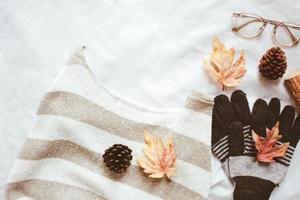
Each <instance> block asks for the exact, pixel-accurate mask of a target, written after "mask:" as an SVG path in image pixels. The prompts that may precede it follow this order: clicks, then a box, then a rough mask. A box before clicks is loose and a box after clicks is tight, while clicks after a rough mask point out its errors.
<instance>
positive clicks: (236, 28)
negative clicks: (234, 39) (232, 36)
mask: <svg viewBox="0 0 300 200" xmlns="http://www.w3.org/2000/svg"><path fill="white" fill-rule="evenodd" d="M253 22H261V20H260V19H254V20H251V21H249V22H246V23H244V24H241V25H239V26H236V27H233V28H232V31H239V30H241V29H242V28H244V27H245V26H247V25H248V24H251V23H253Z"/></svg>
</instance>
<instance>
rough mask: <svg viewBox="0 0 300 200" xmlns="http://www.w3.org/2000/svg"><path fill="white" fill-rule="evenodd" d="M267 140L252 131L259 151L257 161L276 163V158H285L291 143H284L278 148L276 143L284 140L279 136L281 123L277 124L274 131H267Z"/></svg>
mask: <svg viewBox="0 0 300 200" xmlns="http://www.w3.org/2000/svg"><path fill="white" fill-rule="evenodd" d="M266 132H267V134H266V138H264V137H261V136H259V135H257V134H256V133H255V132H254V131H252V138H253V140H254V142H255V147H256V149H257V151H258V153H257V155H256V159H257V160H258V161H261V162H267V163H270V162H274V160H273V158H275V157H284V155H285V152H286V151H287V149H288V147H289V145H290V143H289V142H287V143H283V144H281V145H279V146H276V142H277V141H278V140H279V139H281V138H282V136H281V135H279V122H277V123H276V124H275V126H274V127H273V128H272V130H269V129H268V128H267V129H266Z"/></svg>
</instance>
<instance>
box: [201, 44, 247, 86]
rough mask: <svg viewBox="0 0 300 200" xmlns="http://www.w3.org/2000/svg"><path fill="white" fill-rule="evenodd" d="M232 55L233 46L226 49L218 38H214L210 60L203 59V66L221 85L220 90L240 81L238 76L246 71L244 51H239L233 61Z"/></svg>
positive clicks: (233, 52)
mask: <svg viewBox="0 0 300 200" xmlns="http://www.w3.org/2000/svg"><path fill="white" fill-rule="evenodd" d="M234 57H235V50H234V48H230V49H229V50H227V49H226V47H225V45H224V44H223V43H222V42H220V40H219V39H218V38H214V40H213V52H212V53H211V56H210V61H207V60H204V66H205V68H206V69H207V70H208V71H209V73H210V74H211V75H212V77H214V78H215V79H216V80H217V81H218V82H219V83H220V84H221V85H222V90H225V88H226V87H234V86H237V85H239V84H240V83H241V81H240V78H241V77H243V76H244V75H245V73H246V71H247V70H246V67H245V65H246V64H245V63H246V58H245V54H244V52H243V51H242V52H241V55H240V57H239V58H238V59H237V60H236V61H235V62H234Z"/></svg>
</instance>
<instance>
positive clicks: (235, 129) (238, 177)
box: [229, 99, 300, 200]
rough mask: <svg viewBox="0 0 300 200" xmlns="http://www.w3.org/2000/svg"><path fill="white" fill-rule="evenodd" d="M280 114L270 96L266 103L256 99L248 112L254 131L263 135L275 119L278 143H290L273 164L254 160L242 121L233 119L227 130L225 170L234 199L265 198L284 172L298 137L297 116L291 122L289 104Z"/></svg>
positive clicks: (281, 178)
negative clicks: (277, 129)
mask: <svg viewBox="0 0 300 200" xmlns="http://www.w3.org/2000/svg"><path fill="white" fill-rule="evenodd" d="M279 113H280V102H279V100H278V99H272V100H271V101H270V104H269V105H267V103H266V102H265V101H263V100H261V99H259V100H257V101H256V103H255V104H254V107H253V112H252V117H253V121H252V126H253V129H254V130H255V132H256V133H257V134H259V135H260V136H262V137H265V136H266V131H265V128H266V127H268V128H272V127H273V126H274V124H275V123H276V122H277V121H278V120H279V124H280V128H279V129H280V134H281V135H282V136H283V137H282V138H281V139H280V141H279V142H278V145H279V144H280V143H283V142H290V147H289V148H288V151H287V152H286V154H285V157H283V158H276V159H275V160H276V162H274V163H262V162H259V161H257V160H256V158H255V156H256V153H257V151H256V149H255V146H254V141H253V139H252V137H251V138H250V137H249V136H248V135H249V134H246V135H244V134H243V124H242V123H240V122H235V123H233V124H232V125H231V130H230V133H229V173H230V175H231V177H232V178H233V179H234V181H235V183H236V186H235V190H234V200H253V199H255V200H266V199H269V197H270V195H271V192H272V191H273V189H274V188H275V187H276V185H278V184H279V183H280V182H281V181H282V180H283V178H284V177H285V175H286V172H287V170H288V166H289V163H290V160H291V159H292V156H293V152H294V148H295V147H296V145H297V142H298V140H299V138H300V117H299V116H298V117H297V119H296V120H295V122H294V118H295V111H294V109H293V107H291V106H286V107H285V108H284V109H283V111H282V112H281V114H279Z"/></svg>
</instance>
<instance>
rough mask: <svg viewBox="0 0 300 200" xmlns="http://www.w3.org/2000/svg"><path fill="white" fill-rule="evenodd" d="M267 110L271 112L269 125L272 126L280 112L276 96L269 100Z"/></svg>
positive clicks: (277, 119)
mask: <svg viewBox="0 0 300 200" xmlns="http://www.w3.org/2000/svg"><path fill="white" fill-rule="evenodd" d="M269 110H270V111H271V113H272V116H271V117H272V118H271V121H270V124H269V126H271V127H274V126H275V124H276V122H278V121H279V114H280V100H279V99H278V98H272V99H271V101H270V102H269ZM271 127H270V128H271Z"/></svg>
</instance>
